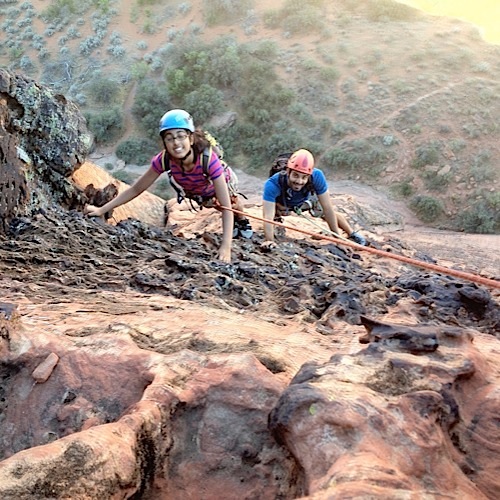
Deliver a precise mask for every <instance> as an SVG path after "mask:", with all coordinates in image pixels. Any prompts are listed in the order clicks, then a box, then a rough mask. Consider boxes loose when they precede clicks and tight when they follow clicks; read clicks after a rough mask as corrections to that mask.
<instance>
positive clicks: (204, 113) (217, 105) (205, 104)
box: [182, 84, 224, 124]
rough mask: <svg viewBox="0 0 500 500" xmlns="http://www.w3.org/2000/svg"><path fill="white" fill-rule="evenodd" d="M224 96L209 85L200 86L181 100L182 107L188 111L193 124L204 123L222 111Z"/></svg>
mask: <svg viewBox="0 0 500 500" xmlns="http://www.w3.org/2000/svg"><path fill="white" fill-rule="evenodd" d="M223 97H224V94H223V93H222V92H221V91H220V90H217V89H214V88H213V87H211V86H210V85H207V84H202V85H200V87H199V88H198V89H196V90H193V91H192V92H190V93H189V94H187V95H186V96H184V98H183V99H182V107H183V108H185V109H189V110H190V113H191V114H192V115H193V119H194V122H195V123H199V124H201V123H204V122H206V121H207V120H208V119H209V118H210V117H211V116H212V115H214V114H216V113H217V111H218V110H219V109H222V100H223Z"/></svg>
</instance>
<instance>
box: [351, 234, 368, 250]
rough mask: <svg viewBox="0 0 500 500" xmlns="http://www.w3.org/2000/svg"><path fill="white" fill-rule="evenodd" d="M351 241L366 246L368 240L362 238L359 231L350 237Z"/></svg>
mask: <svg viewBox="0 0 500 500" xmlns="http://www.w3.org/2000/svg"><path fill="white" fill-rule="evenodd" d="M349 239H350V240H352V241H354V243H357V244H358V245H363V246H364V247H365V246H366V240H365V238H364V237H363V236H361V235H360V234H359V233H358V232H357V231H354V232H353V233H351V234H350V235H349Z"/></svg>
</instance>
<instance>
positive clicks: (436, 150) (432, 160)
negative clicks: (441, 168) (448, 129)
mask: <svg viewBox="0 0 500 500" xmlns="http://www.w3.org/2000/svg"><path fill="white" fill-rule="evenodd" d="M440 157H441V144H440V143H439V142H437V141H431V142H428V143H425V144H421V145H420V146H418V147H417V149H416V151H415V158H414V159H413V161H412V164H411V165H412V167H413V168H417V169H419V168H423V167H425V166H426V165H437V164H438V162H439V159H440Z"/></svg>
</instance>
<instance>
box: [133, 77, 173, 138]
mask: <svg viewBox="0 0 500 500" xmlns="http://www.w3.org/2000/svg"><path fill="white" fill-rule="evenodd" d="M173 107H174V106H172V104H171V101H170V97H169V92H168V87H167V86H166V85H165V84H161V83H158V82H155V81H153V80H144V81H143V82H141V83H140V84H139V86H138V87H137V91H136V94H135V98H134V104H133V106H132V114H133V115H134V116H135V118H136V119H137V121H138V122H139V124H140V126H141V129H142V130H143V131H144V133H145V134H146V136H147V137H149V138H156V137H158V124H159V122H160V118H161V117H162V116H163V115H164V113H166V112H167V111H168V110H169V109H171V108H173Z"/></svg>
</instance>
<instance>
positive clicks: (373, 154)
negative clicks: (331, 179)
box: [322, 136, 394, 177]
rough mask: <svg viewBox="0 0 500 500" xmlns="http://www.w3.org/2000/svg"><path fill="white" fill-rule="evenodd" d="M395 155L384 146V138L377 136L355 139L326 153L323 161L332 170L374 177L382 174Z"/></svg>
mask: <svg viewBox="0 0 500 500" xmlns="http://www.w3.org/2000/svg"><path fill="white" fill-rule="evenodd" d="M393 155H394V153H392V152H391V151H390V150H389V149H388V148H387V146H384V145H383V138H381V137H376V136H375V137H369V138H363V139H355V140H353V141H349V142H347V143H345V144H343V145H342V146H337V147H334V148H332V149H330V150H328V151H326V152H325V154H324V155H323V158H322V161H323V163H325V165H326V166H327V167H328V168H330V169H332V170H336V171H344V172H354V173H356V174H365V175H367V176H370V177H374V176H377V175H378V174H380V172H381V171H382V170H383V168H385V165H386V163H387V162H388V161H389V160H390V159H391V158H392V157H393Z"/></svg>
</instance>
